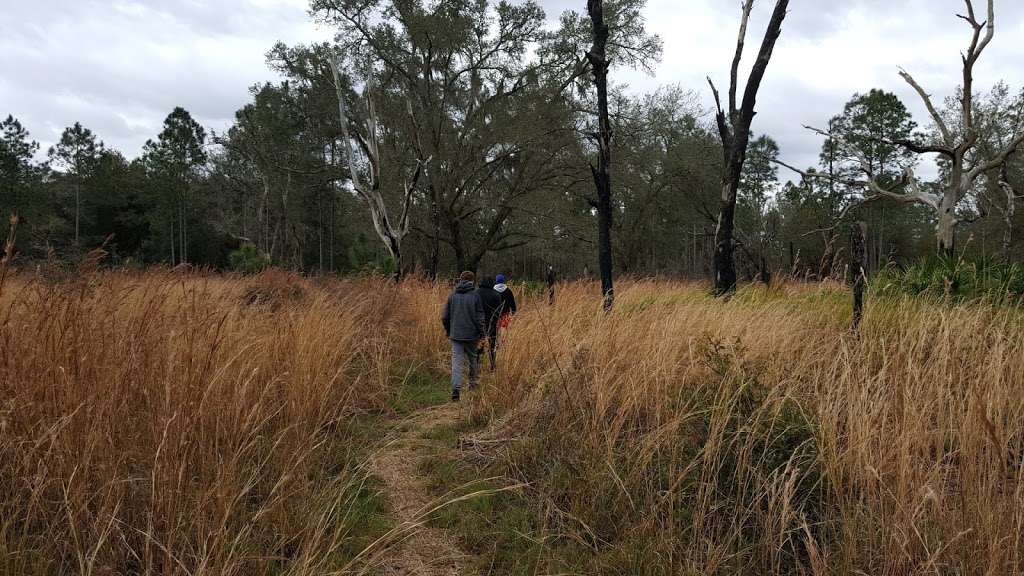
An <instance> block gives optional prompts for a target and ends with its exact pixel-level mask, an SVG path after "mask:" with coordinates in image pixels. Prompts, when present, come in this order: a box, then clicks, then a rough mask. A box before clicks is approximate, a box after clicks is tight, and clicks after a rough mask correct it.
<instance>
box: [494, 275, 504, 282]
mask: <svg viewBox="0 0 1024 576" xmlns="http://www.w3.org/2000/svg"><path fill="white" fill-rule="evenodd" d="M494 281H495V282H497V283H498V284H504V283H505V275H504V274H498V276H497V277H496V278H495V279H494Z"/></svg>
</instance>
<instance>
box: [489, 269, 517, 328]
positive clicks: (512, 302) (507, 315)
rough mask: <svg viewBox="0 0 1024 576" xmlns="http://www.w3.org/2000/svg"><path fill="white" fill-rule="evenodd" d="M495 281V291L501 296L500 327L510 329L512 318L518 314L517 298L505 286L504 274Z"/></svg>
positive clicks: (499, 275)
mask: <svg viewBox="0 0 1024 576" xmlns="http://www.w3.org/2000/svg"><path fill="white" fill-rule="evenodd" d="M494 280H495V284H494V291H495V292H497V293H498V294H501V319H500V320H499V321H498V326H499V327H501V328H508V325H509V322H510V320H511V319H512V316H513V315H514V314H515V313H516V296H515V294H513V293H512V290H511V289H510V288H509V287H508V285H507V284H505V275H504V274H498V277H497V278H495V279H494Z"/></svg>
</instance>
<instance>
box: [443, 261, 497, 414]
mask: <svg viewBox="0 0 1024 576" xmlns="http://www.w3.org/2000/svg"><path fill="white" fill-rule="evenodd" d="M475 279H476V275H475V274H473V273H472V272H463V273H462V274H460V275H459V283H458V285H456V286H455V290H454V291H453V292H452V293H451V295H450V296H448V302H447V303H445V305H444V314H442V315H441V323H442V324H444V332H445V334H447V335H448V339H449V340H451V342H452V402H458V401H459V392H460V391H461V390H462V369H463V365H464V364H465V363H467V362H468V363H469V387H470V388H471V389H472V388H475V387H476V385H477V382H478V381H479V370H478V362H479V357H478V356H477V352H476V347H477V343H479V342H480V341H481V340H483V338H484V337H485V336H486V334H487V333H486V329H487V325H486V317H485V316H484V305H483V302H481V301H480V295H479V294H477V293H476V292H475V291H474V290H473V281H474V280H475Z"/></svg>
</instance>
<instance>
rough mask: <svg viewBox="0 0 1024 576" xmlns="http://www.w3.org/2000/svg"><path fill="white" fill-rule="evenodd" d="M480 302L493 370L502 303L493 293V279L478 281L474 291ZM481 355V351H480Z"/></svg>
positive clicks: (498, 296)
mask: <svg viewBox="0 0 1024 576" xmlns="http://www.w3.org/2000/svg"><path fill="white" fill-rule="evenodd" d="M476 293H477V294H479V295H480V302H481V303H482V304H483V305H484V318H485V319H486V322H487V342H486V344H485V345H486V346H487V347H488V349H489V354H488V357H489V358H490V359H491V370H492V371H493V370H494V359H495V358H494V352H495V347H496V346H497V345H498V318H500V317H501V307H502V304H503V301H502V299H501V295H500V294H498V293H497V292H495V291H494V278H491V277H488V276H484V277H483V278H481V279H480V287H479V288H477V289H476ZM480 353H481V354H482V353H483V350H481V351H480Z"/></svg>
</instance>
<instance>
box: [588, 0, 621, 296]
mask: <svg viewBox="0 0 1024 576" xmlns="http://www.w3.org/2000/svg"><path fill="white" fill-rule="evenodd" d="M587 13H588V14H589V15H590V21H591V23H592V24H593V36H594V45H593V46H592V47H591V49H590V52H588V53H587V60H588V61H589V62H590V67H591V70H592V71H593V73H594V86H595V87H596V88H597V122H598V129H597V134H596V136H595V137H596V140H597V147H598V159H597V166H594V165H593V164H591V166H590V170H591V172H592V173H593V176H594V186H595V188H596V189H597V199H596V200H593V201H591V204H592V205H593V207H594V208H595V209H596V210H597V237H598V238H597V240H598V241H597V255H598V265H599V267H600V270H601V294H602V296H603V297H604V309H605V311H609V310H611V308H612V304H613V303H614V301H615V288H614V285H613V279H612V274H613V269H612V223H613V214H612V179H611V163H612V159H611V156H612V155H611V141H612V128H611V121H610V120H609V117H608V52H607V48H608V35H609V30H608V24H607V23H605V21H604V5H603V2H602V0H587Z"/></svg>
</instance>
